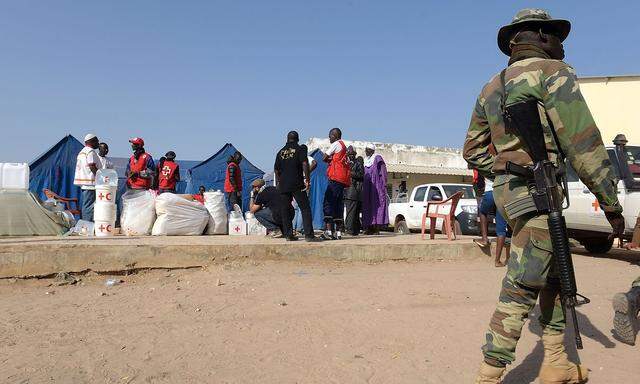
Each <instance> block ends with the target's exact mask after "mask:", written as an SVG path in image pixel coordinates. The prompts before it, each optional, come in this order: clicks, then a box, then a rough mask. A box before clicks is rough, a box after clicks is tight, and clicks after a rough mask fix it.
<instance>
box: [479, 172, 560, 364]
mask: <svg viewBox="0 0 640 384" xmlns="http://www.w3.org/2000/svg"><path fill="white" fill-rule="evenodd" d="M493 194H494V198H495V201H496V207H497V209H498V210H499V211H500V214H502V215H503V217H505V218H506V219H507V222H508V223H509V226H510V227H511V228H512V230H513V237H512V239H511V255H510V258H509V263H508V265H507V273H506V276H505V277H504V279H503V280H502V290H501V291H500V296H499V299H498V305H497V306H496V310H495V312H494V313H493V316H492V317H491V322H490V323H489V330H488V332H487V335H486V344H485V345H484V346H483V347H482V351H483V353H484V358H485V361H486V362H487V363H489V364H491V365H494V366H505V365H507V364H510V363H512V362H513V361H514V360H515V351H516V345H517V343H518V340H519V339H520V334H521V332H522V327H523V326H524V323H525V320H526V319H527V318H528V316H529V312H531V310H532V309H533V308H534V307H535V305H536V302H537V301H538V300H539V302H540V312H541V314H540V317H539V321H540V324H541V325H542V328H543V332H544V334H546V335H557V334H560V333H562V332H564V329H565V314H564V309H563V307H562V303H561V301H560V285H559V280H558V279H557V273H556V270H555V265H554V262H553V258H552V246H551V239H550V238H549V230H548V226H547V217H546V216H545V215H541V216H536V215H534V214H531V213H530V214H524V215H522V216H519V217H517V218H513V219H512V218H510V217H509V216H508V215H507V212H506V211H505V209H504V205H505V203H509V202H510V201H515V200H517V199H518V198H520V197H523V196H526V195H527V194H528V190H527V186H526V184H525V183H524V181H523V180H522V179H519V178H516V177H514V176H510V175H499V176H497V177H496V179H495V182H494V184H493Z"/></svg>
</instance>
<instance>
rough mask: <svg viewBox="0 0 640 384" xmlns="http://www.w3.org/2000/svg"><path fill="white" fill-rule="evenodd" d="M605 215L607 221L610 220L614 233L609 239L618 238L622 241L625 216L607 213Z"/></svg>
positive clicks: (617, 213)
mask: <svg viewBox="0 0 640 384" xmlns="http://www.w3.org/2000/svg"><path fill="white" fill-rule="evenodd" d="M604 215H605V216H606V218H607V220H609V224H611V229H612V232H611V235H609V239H613V240H615V239H616V238H618V239H620V240H622V237H623V236H624V228H625V223H624V216H622V213H619V212H605V214H604Z"/></svg>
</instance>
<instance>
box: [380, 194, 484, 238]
mask: <svg viewBox="0 0 640 384" xmlns="http://www.w3.org/2000/svg"><path fill="white" fill-rule="evenodd" d="M458 191H464V195H463V197H462V199H460V201H459V202H458V206H457V207H456V211H455V215H456V230H458V228H459V230H460V232H461V233H462V234H465V235H466V234H476V233H478V222H477V218H478V203H477V202H476V197H475V193H474V191H473V187H472V186H471V185H470V184H423V185H418V186H416V187H415V188H414V189H413V191H412V192H411V194H410V195H409V196H408V197H407V198H405V199H403V200H404V201H392V202H391V203H390V204H389V225H390V226H391V227H392V228H393V229H394V232H396V233H400V234H408V233H409V232H410V231H411V230H420V229H421V228H422V215H423V214H424V213H425V210H426V209H427V201H443V200H446V199H448V198H449V197H450V196H451V195H453V194H454V193H456V192H458ZM443 208H444V210H443ZM446 209H448V208H445V207H442V208H440V210H441V212H442V211H445V210H446ZM427 225H428V223H427ZM427 228H428V227H427ZM436 228H438V229H441V228H442V219H438V221H437V222H436Z"/></svg>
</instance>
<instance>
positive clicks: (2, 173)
mask: <svg viewBox="0 0 640 384" xmlns="http://www.w3.org/2000/svg"><path fill="white" fill-rule="evenodd" d="M0 189H17V190H27V189H29V164H27V163H0Z"/></svg>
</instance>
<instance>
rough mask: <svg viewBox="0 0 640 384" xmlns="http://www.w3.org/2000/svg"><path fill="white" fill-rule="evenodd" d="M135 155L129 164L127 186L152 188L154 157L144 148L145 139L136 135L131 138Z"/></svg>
mask: <svg viewBox="0 0 640 384" xmlns="http://www.w3.org/2000/svg"><path fill="white" fill-rule="evenodd" d="M129 142H130V143H131V149H132V150H133V155H132V156H131V158H130V159H129V164H128V165H127V187H128V188H130V189H150V188H151V186H152V185H153V178H154V176H155V164H154V162H153V157H151V155H150V154H148V153H146V152H145V150H144V140H143V139H142V138H140V137H134V138H133V139H131V140H129Z"/></svg>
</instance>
